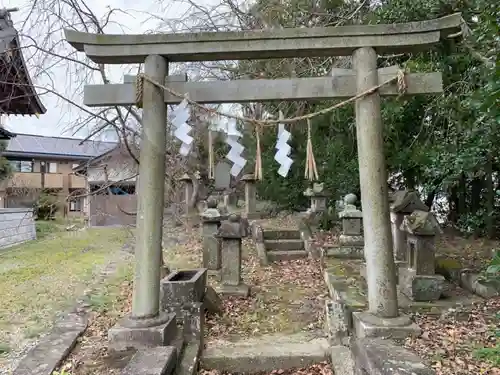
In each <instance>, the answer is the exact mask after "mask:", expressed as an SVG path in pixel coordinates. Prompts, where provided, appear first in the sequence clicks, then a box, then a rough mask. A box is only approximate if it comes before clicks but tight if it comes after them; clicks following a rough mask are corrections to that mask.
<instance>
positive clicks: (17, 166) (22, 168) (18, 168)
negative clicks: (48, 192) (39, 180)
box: [9, 160, 33, 172]
mask: <svg viewBox="0 0 500 375" xmlns="http://www.w3.org/2000/svg"><path fill="white" fill-rule="evenodd" d="M9 164H10V165H11V167H12V170H13V171H14V172H33V162H32V161H29V160H9Z"/></svg>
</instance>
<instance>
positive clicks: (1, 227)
mask: <svg viewBox="0 0 500 375" xmlns="http://www.w3.org/2000/svg"><path fill="white" fill-rule="evenodd" d="M34 239H36V230H35V220H34V218H33V210H32V209H31V208H0V249H1V248H4V247H8V246H12V245H16V244H20V243H22V242H25V241H30V240H34Z"/></svg>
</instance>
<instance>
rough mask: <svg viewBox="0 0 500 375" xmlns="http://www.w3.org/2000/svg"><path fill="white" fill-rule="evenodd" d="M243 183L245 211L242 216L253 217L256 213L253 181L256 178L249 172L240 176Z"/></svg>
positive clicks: (255, 193)
mask: <svg viewBox="0 0 500 375" xmlns="http://www.w3.org/2000/svg"><path fill="white" fill-rule="evenodd" d="M241 181H243V182H244V184H245V211H244V216H245V217H246V218H247V219H254V218H256V216H258V214H257V189H256V186H255V183H256V182H257V180H256V179H255V176H254V175H253V174H252V173H250V174H246V175H244V176H243V177H242V178H241Z"/></svg>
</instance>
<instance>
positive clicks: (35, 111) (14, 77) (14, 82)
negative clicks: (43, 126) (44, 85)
mask: <svg viewBox="0 0 500 375" xmlns="http://www.w3.org/2000/svg"><path fill="white" fill-rule="evenodd" d="M0 74H1V78H0V114H3V115H39V114H43V113H45V112H47V109H46V108H45V107H44V105H43V104H42V102H41V100H40V98H39V96H38V94H37V92H36V89H35V87H34V86H33V82H32V80H31V77H30V74H29V71H28V68H27V66H26V61H25V59H24V56H23V52H22V47H21V43H20V41H19V35H18V33H17V31H16V30H15V28H14V27H13V24H12V20H11V19H10V15H9V14H8V12H5V11H4V10H3V11H0Z"/></svg>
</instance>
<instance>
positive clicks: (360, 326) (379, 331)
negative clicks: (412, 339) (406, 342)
mask: <svg viewBox="0 0 500 375" xmlns="http://www.w3.org/2000/svg"><path fill="white" fill-rule="evenodd" d="M352 317H353V323H354V330H355V332H356V336H357V337H358V338H363V337H379V338H393V339H404V338H406V337H408V336H419V335H420V334H421V332H422V330H421V329H420V327H419V326H418V325H416V324H415V323H413V322H412V321H411V319H410V318H409V317H408V316H406V315H399V316H398V317H396V318H380V317H378V316H375V315H373V314H371V313H369V312H367V311H361V312H353V313H352Z"/></svg>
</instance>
